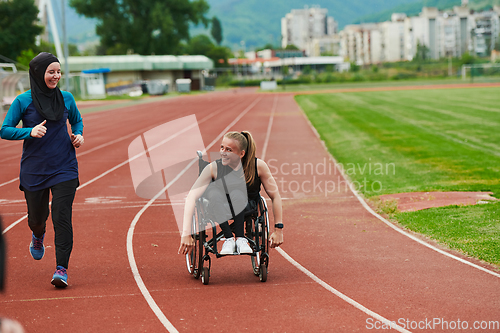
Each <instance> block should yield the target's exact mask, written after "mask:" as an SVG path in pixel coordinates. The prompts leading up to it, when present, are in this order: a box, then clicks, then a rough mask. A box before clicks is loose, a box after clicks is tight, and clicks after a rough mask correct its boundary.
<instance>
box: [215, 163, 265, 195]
mask: <svg viewBox="0 0 500 333" xmlns="http://www.w3.org/2000/svg"><path fill="white" fill-rule="evenodd" d="M215 162H216V164H217V179H222V177H225V176H227V175H229V174H230V173H232V172H233V171H234V170H233V169H232V168H231V167H230V166H229V165H223V164H222V160H221V159H218V160H216V161H215ZM224 179H227V178H224ZM261 184H262V182H261V181H260V178H259V173H258V171H257V157H256V158H255V178H254V180H253V182H252V184H248V183H247V195H248V200H257V199H258V198H259V193H260V186H261ZM227 187H228V190H229V192H231V184H230V183H228V184H227Z"/></svg>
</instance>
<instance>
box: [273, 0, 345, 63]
mask: <svg viewBox="0 0 500 333" xmlns="http://www.w3.org/2000/svg"><path fill="white" fill-rule="evenodd" d="M327 14H328V9H326V8H320V7H319V6H314V7H310V8H309V7H307V6H306V7H304V9H292V11H291V12H290V13H288V14H286V15H285V17H283V18H282V19H281V36H282V40H281V46H282V47H283V48H286V47H287V45H295V46H296V47H298V48H299V49H301V50H305V52H306V55H307V56H310V55H312V54H314V49H315V42H314V41H313V40H314V39H321V38H323V37H325V36H329V35H334V34H335V33H336V32H337V22H335V20H334V19H333V18H332V17H329V16H328V15H327Z"/></svg>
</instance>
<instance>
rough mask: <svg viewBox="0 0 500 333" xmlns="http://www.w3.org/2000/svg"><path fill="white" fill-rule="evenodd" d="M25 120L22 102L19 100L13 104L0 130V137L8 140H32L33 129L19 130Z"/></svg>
mask: <svg viewBox="0 0 500 333" xmlns="http://www.w3.org/2000/svg"><path fill="white" fill-rule="evenodd" d="M22 118H23V113H22V106H21V102H20V100H19V99H18V98H16V99H15V100H14V102H12V104H11V106H10V108H9V111H8V112H7V115H5V119H4V121H3V123H2V128H1V129H0V137H1V138H2V139H6V140H24V139H29V138H31V131H32V128H17V127H16V126H17V124H19V122H20V121H21V119H22Z"/></svg>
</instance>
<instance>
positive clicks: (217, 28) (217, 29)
mask: <svg viewBox="0 0 500 333" xmlns="http://www.w3.org/2000/svg"><path fill="white" fill-rule="evenodd" d="M210 33H211V34H212V37H213V38H214V40H215V42H216V43H217V45H220V43H221V42H222V26H221V24H220V21H219V19H218V18H217V17H215V16H214V17H213V18H212V30H210Z"/></svg>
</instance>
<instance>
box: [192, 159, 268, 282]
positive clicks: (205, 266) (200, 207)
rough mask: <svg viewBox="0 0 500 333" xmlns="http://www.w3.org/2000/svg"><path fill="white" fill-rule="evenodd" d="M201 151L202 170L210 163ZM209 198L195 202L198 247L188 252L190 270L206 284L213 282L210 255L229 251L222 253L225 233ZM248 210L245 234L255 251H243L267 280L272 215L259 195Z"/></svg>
mask: <svg viewBox="0 0 500 333" xmlns="http://www.w3.org/2000/svg"><path fill="white" fill-rule="evenodd" d="M197 154H198V168H199V172H198V174H200V173H201V172H202V170H203V169H204V168H205V166H207V165H208V164H209V162H207V161H205V160H203V156H202V153H201V152H200V151H198V152H197ZM208 205H209V202H208V200H207V199H206V198H204V197H203V196H201V197H200V198H199V199H198V200H197V201H196V204H195V211H194V214H193V220H192V224H191V234H192V237H193V239H194V243H195V245H194V248H193V251H192V252H191V253H188V254H186V263H187V270H188V272H189V274H192V275H193V277H194V278H195V279H198V278H200V276H201V282H202V283H203V284H204V285H207V284H208V283H209V278H210V269H211V267H212V260H211V257H210V255H211V254H212V255H215V257H216V258H220V257H224V256H227V255H224V254H220V253H219V251H218V249H217V248H218V244H217V243H218V242H219V241H220V240H221V239H222V238H223V237H224V235H223V233H222V231H220V232H217V228H216V227H217V224H218V223H217V222H221V221H213V220H212V218H211V217H210V214H209V213H208V212H209V209H208ZM249 207H250V209H247V210H246V211H245V222H244V223H245V224H244V226H245V238H246V239H247V240H248V243H249V244H250V247H251V248H252V250H253V252H252V253H249V254H241V255H248V256H250V259H251V262H252V270H253V273H254V274H255V275H256V276H258V277H259V279H260V281H261V282H266V281H267V273H268V269H267V268H268V265H269V219H268V210H267V204H266V200H265V199H264V198H262V197H261V196H260V195H259V198H258V201H257V202H255V201H250V203H249V205H248V206H247V208H249Z"/></svg>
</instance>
